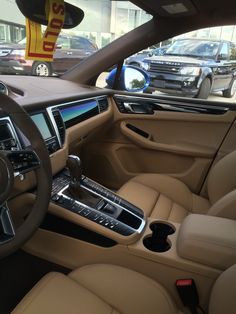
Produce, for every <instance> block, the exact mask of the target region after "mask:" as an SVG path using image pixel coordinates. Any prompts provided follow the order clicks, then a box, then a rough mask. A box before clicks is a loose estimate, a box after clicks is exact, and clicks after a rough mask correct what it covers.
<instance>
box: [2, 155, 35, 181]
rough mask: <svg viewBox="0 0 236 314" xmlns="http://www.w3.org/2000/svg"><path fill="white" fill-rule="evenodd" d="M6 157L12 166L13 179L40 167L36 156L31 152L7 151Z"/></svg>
mask: <svg viewBox="0 0 236 314" xmlns="http://www.w3.org/2000/svg"><path fill="white" fill-rule="evenodd" d="M6 157H7V158H8V160H9V161H10V163H11V164H12V167H13V171H14V176H15V177H16V176H18V175H20V174H25V173H27V172H30V171H32V170H36V169H38V168H39V167H40V160H39V158H38V155H37V154H36V153H35V151H33V150H18V151H9V152H6Z"/></svg>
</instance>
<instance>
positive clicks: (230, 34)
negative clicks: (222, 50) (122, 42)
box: [0, 0, 236, 47]
mask: <svg viewBox="0 0 236 314" xmlns="http://www.w3.org/2000/svg"><path fill="white" fill-rule="evenodd" d="M29 1H32V0H29ZM68 2H70V3H72V4H75V5H77V6H79V7H80V8H82V9H83V10H84V11H85V13H86V14H85V18H84V20H83V21H82V23H81V24H80V25H79V26H77V27H76V28H74V29H71V30H69V31H68V32H69V33H70V34H73V35H80V36H84V37H87V38H89V39H90V40H92V41H94V42H96V44H97V45H98V47H103V46H105V45H107V44H108V43H109V42H111V41H112V40H114V39H115V38H118V37H119V36H121V35H123V34H125V33H127V32H128V31H130V30H132V29H134V28H135V27H137V26H139V25H141V24H143V23H145V22H147V21H148V20H149V19H150V18H151V16H150V15H148V14H147V13H146V12H145V11H143V10H141V9H140V8H138V7H137V6H135V5H133V4H132V3H130V2H128V1H110V0H91V1H88V0H69V1H68ZM63 32H66V31H64V30H63ZM25 33H26V32H25V18H24V17H23V16H22V14H21V13H20V12H19V10H18V8H17V6H16V3H15V0H1V10H0V43H4V42H18V41H19V40H21V39H22V38H24V37H25ZM181 37H194V38H211V39H224V40H230V41H233V42H235V43H236V26H223V27H213V28H206V29H201V30H198V31H194V32H191V33H188V34H185V35H182V36H181Z"/></svg>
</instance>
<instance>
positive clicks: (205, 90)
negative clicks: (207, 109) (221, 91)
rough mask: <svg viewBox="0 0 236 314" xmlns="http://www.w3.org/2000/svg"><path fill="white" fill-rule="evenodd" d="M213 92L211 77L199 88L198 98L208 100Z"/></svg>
mask: <svg viewBox="0 0 236 314" xmlns="http://www.w3.org/2000/svg"><path fill="white" fill-rule="evenodd" d="M210 92H211V80H210V78H209V77H206V78H205V79H204V80H203V81H202V84H201V86H200V88H199V91H198V94H197V96H196V97H197V98H200V99H207V98H208V96H209V95H210Z"/></svg>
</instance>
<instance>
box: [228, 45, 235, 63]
mask: <svg viewBox="0 0 236 314" xmlns="http://www.w3.org/2000/svg"><path fill="white" fill-rule="evenodd" d="M229 58H230V60H235V61H236V46H235V45H233V44H230V56H229Z"/></svg>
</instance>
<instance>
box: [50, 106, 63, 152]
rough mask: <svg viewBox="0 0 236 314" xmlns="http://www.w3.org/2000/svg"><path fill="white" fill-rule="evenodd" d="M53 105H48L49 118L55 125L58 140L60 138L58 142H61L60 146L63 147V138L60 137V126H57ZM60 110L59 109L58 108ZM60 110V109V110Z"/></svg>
mask: <svg viewBox="0 0 236 314" xmlns="http://www.w3.org/2000/svg"><path fill="white" fill-rule="evenodd" d="M51 108H52V107H48V108H46V111H47V113H48V116H49V119H50V121H51V123H52V125H53V128H54V131H55V134H56V137H57V140H58V143H59V146H60V148H62V146H63V145H62V142H61V138H60V134H59V130H58V127H57V124H56V121H55V118H54V116H53V113H52V109H51ZM58 111H59V110H58ZM59 112H60V111H59Z"/></svg>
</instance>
